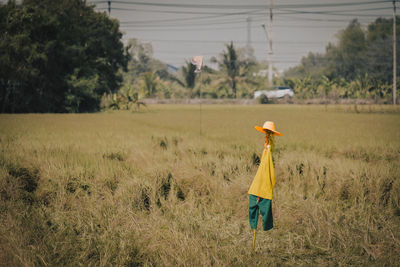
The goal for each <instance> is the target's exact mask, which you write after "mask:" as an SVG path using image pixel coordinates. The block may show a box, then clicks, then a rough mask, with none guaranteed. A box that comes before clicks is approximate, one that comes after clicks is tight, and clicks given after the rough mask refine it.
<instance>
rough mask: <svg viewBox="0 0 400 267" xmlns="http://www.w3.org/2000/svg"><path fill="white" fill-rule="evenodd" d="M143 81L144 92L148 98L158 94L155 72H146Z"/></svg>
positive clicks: (143, 74)
mask: <svg viewBox="0 0 400 267" xmlns="http://www.w3.org/2000/svg"><path fill="white" fill-rule="evenodd" d="M141 78H142V81H143V85H142V90H143V91H144V92H145V94H146V96H149V97H152V96H154V95H155V93H156V92H157V87H158V80H157V77H156V75H155V74H154V72H145V73H142V74H141Z"/></svg>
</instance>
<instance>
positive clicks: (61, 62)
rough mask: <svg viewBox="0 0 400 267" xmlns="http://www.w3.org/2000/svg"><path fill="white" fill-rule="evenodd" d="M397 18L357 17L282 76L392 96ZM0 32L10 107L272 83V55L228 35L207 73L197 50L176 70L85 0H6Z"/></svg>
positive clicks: (117, 105) (0, 106) (70, 105)
mask: <svg viewBox="0 0 400 267" xmlns="http://www.w3.org/2000/svg"><path fill="white" fill-rule="evenodd" d="M397 21H398V20H397ZM397 24H400V23H397ZM392 27H393V20H392V19H385V18H378V19H376V20H375V21H374V22H372V23H370V24H369V25H368V27H367V28H366V29H363V27H362V26H361V25H360V23H359V22H358V21H357V20H353V21H351V22H350V23H349V25H348V26H347V27H346V28H345V29H343V30H341V31H339V32H338V34H337V43H336V44H333V43H330V44H328V46H327V47H326V51H325V53H321V54H320V53H312V52H310V53H309V54H308V55H307V56H305V57H303V58H302V59H301V62H300V64H299V65H297V66H295V67H293V68H290V69H289V70H287V71H286V72H285V73H284V74H283V75H282V76H281V77H279V78H274V81H273V83H274V85H276V86H278V85H288V86H291V87H292V88H293V89H294V91H295V98H299V99H310V98H329V99H336V100H337V99H345V98H369V99H374V100H376V101H378V100H383V101H387V102H389V100H388V99H390V98H391V94H392V87H391V83H392V79H393V73H392V68H393V61H392V54H393V46H392V41H393V39H392V38H393V37H392V30H393V28H392ZM399 28H400V27H397V29H398V31H400V29H399ZM0 36H1V38H0V112H2V113H4V112H11V113H18V112H93V111H98V110H100V109H132V108H138V107H139V106H140V105H141V104H142V102H141V101H140V99H141V98H199V97H202V98H252V97H253V94H254V91H256V90H265V89H268V88H267V84H268V78H267V77H266V75H265V73H264V74H263V70H266V69H268V63H267V62H262V61H258V60H257V59H256V58H255V57H254V55H253V51H252V49H251V48H250V47H235V46H234V44H233V42H230V43H227V44H226V45H225V49H224V50H223V51H221V53H220V54H219V55H216V56H215V57H212V58H211V62H212V63H214V64H215V65H216V66H218V69H212V68H210V67H208V66H204V67H203V71H202V74H201V78H200V76H199V75H196V74H195V73H194V66H193V65H192V64H191V63H190V61H189V59H188V60H187V62H186V64H185V65H184V66H183V67H181V68H180V69H179V71H178V72H177V73H173V72H171V71H170V70H169V68H168V66H167V64H165V63H164V62H162V61H160V60H158V59H156V58H154V57H153V48H152V46H151V44H150V43H143V42H141V41H140V40H137V39H131V40H129V42H128V43H127V44H126V45H124V44H123V43H122V41H121V38H122V33H121V31H120V29H119V22H118V20H116V19H112V18H110V17H109V16H108V15H107V14H106V13H105V12H102V13H101V12H96V11H95V10H94V6H91V5H88V4H87V3H86V1H84V0H23V1H22V2H21V3H17V2H16V1H15V0H11V1H8V2H7V3H6V4H0ZM397 47H398V48H399V45H398V46H397ZM397 52H399V51H397ZM398 54H399V53H398ZM397 60H398V63H400V57H398V58H397Z"/></svg>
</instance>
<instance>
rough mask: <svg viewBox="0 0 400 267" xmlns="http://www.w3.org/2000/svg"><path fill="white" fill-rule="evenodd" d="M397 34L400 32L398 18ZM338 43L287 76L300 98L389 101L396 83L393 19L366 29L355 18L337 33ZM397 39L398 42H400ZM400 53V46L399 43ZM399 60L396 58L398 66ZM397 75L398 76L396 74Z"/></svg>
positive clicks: (378, 21) (309, 57) (307, 58)
mask: <svg viewBox="0 0 400 267" xmlns="http://www.w3.org/2000/svg"><path fill="white" fill-rule="evenodd" d="M396 25H397V27H396V31H397V32H396V35H398V33H399V32H400V29H399V28H400V27H399V25H400V22H399V18H397V19H396ZM337 40H338V41H337V44H332V43H330V44H328V45H327V46H326V50H325V53H322V54H319V53H312V52H310V53H309V54H308V55H307V56H305V57H303V58H302V59H301V63H300V64H299V65H297V66H295V67H293V68H291V69H289V70H288V71H286V73H285V78H286V79H287V80H288V83H290V84H291V85H292V86H293V87H295V89H296V90H297V96H298V97H300V98H304V99H307V98H315V97H322V98H372V99H375V100H379V99H380V100H384V101H385V100H386V101H387V102H390V101H389V100H390V98H391V97H392V82H393V19H385V18H378V19H376V20H375V21H374V22H372V23H370V24H369V25H368V26H367V28H366V29H363V27H362V26H361V24H360V23H359V22H358V21H357V20H356V19H355V20H352V21H351V22H350V23H349V25H348V26H347V27H346V28H345V29H343V30H341V31H339V32H338V34H337ZM397 40H398V39H397ZM396 47H397V49H396V52H397V54H398V53H399V51H400V49H399V45H398V43H397V46H396ZM399 63H400V59H399V57H397V65H398V66H399ZM397 76H398V75H397Z"/></svg>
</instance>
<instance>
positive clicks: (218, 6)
mask: <svg viewBox="0 0 400 267" xmlns="http://www.w3.org/2000/svg"><path fill="white" fill-rule="evenodd" d="M106 2H107V1H95V2H93V3H106ZM390 2H392V1H389V0H381V1H368V2H341V3H326V4H280V5H274V8H276V9H282V8H319V7H344V6H363V5H370V4H381V3H390ZM113 3H115V4H126V5H137V6H156V7H170V8H171V7H172V8H192V9H193V8H200V9H225V10H229V9H261V10H263V9H267V8H268V7H267V6H266V5H221V4H176V3H155V2H127V1H113Z"/></svg>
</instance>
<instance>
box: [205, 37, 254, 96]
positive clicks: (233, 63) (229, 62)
mask: <svg viewBox="0 0 400 267" xmlns="http://www.w3.org/2000/svg"><path fill="white" fill-rule="evenodd" d="M211 62H213V63H217V64H218V66H219V68H220V70H222V71H223V72H225V74H226V82H227V83H228V84H229V87H230V88H231V94H232V95H233V96H234V98H236V97H237V94H236V87H237V83H238V82H243V81H245V80H246V74H247V73H248V70H249V68H250V66H251V65H253V63H254V62H252V61H244V60H240V59H239V54H238V53H237V50H236V49H235V47H234V46H233V42H231V43H230V44H227V45H226V51H224V52H223V53H222V55H221V59H220V60H218V59H217V58H215V57H213V58H211Z"/></svg>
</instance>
